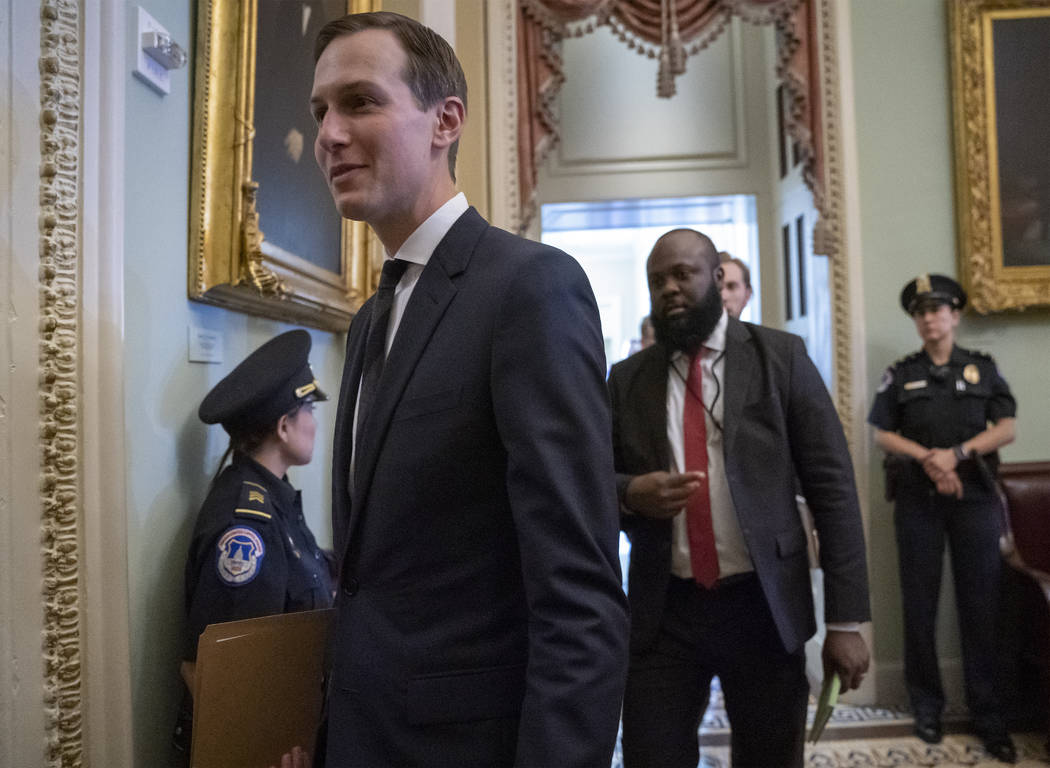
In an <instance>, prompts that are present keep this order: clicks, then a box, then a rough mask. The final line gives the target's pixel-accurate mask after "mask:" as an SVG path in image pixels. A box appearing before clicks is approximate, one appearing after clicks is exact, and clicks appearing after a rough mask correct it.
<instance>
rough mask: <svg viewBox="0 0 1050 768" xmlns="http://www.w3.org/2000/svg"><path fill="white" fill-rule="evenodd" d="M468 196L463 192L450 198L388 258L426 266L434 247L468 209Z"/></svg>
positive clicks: (388, 255)
mask: <svg viewBox="0 0 1050 768" xmlns="http://www.w3.org/2000/svg"><path fill="white" fill-rule="evenodd" d="M467 208H468V206H467V197H466V195H464V194H463V193H462V192H460V193H459V194H457V195H455V196H454V197H451V198H449V200H448V201H447V202H446V203H445V204H444V205H442V206H441V207H440V208H438V209H437V210H436V211H434V212H433V213H432V214H430V216H429V217H427V220H426V221H424V222H423V223H422V224H420V225H419V226H418V227H416V230H415V232H413V233H412V234H411V235H409V236H408V239H407V240H406V241H405V242H404V243H403V244H402V246H401V248H399V249H398V252H397V253H395V254H394V255H393V256H391V255H390V254H389V253H388V254H387V255H386V257H387V258H388V259H390V258H394V259H402V260H403V261H409V262H412V263H413V264H421V265H423V266H426V264H427V262H428V261H430V257H431V255H432V254H433V253H434V249H436V248H437V247H438V243H440V242H441V241H442V240H443V239H444V237H445V235H447V234H448V231H449V230H450V229H452V225H453V224H455V223H456V220H457V219H458V218H459V217H460V216H462V215H463V214H464V213H466V211H467Z"/></svg>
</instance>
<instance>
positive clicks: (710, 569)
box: [683, 347, 718, 589]
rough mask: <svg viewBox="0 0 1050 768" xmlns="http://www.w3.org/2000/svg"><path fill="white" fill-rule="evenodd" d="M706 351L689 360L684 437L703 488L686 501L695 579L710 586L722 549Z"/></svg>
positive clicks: (688, 462) (690, 466)
mask: <svg viewBox="0 0 1050 768" xmlns="http://www.w3.org/2000/svg"><path fill="white" fill-rule="evenodd" d="M703 354H704V350H703V348H702V347H701V349H700V350H699V351H698V352H697V353H696V355H695V356H694V357H693V359H692V360H690V361H689V379H688V380H687V381H686V384H685V390H686V391H685V408H684V413H683V422H684V430H683V438H684V441H685V471H686V472H699V473H700V475H701V479H700V487H699V488H697V489H696V490H695V491H693V493H692V495H690V496H689V500H688V501H687V502H686V506H685V510H686V527H687V529H688V531H689V558H690V560H691V562H692V565H693V578H694V579H696V581H697V583H698V584H700V585H701V586H703V587H707V588H708V589H710V588H711V587H712V586H714V583H715V582H716V581H718V551H717V550H716V549H715V530H714V528H713V527H712V525H711V494H710V483H709V482H708V476H707V426H706V425H705V424H704V404H703V400H702V399H701V398H702V396H703V391H704V390H703V374H702V372H701V370H700V360H701V358H702V357H703Z"/></svg>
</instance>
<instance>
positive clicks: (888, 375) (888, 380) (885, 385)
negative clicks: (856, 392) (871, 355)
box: [876, 368, 893, 395]
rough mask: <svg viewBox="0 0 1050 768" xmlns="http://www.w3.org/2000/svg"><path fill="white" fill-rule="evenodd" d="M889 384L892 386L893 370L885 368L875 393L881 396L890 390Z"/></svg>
mask: <svg viewBox="0 0 1050 768" xmlns="http://www.w3.org/2000/svg"><path fill="white" fill-rule="evenodd" d="M891 384H893V369H892V368H887V369H886V371H885V373H883V374H882V381H880V382H879V388H878V389H877V390H876V391H877V392H878V393H879V394H880V395H881V394H882V393H883V392H885V391H886V390H887V389H889V388H890V385H891Z"/></svg>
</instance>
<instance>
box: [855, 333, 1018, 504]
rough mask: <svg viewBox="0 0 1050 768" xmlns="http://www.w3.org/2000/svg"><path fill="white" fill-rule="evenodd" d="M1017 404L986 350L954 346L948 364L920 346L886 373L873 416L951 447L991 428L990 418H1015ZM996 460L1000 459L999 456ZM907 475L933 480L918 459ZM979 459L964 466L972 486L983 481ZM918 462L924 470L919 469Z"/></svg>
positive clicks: (890, 427)
mask: <svg viewBox="0 0 1050 768" xmlns="http://www.w3.org/2000/svg"><path fill="white" fill-rule="evenodd" d="M1016 411H1017V404H1016V403H1015V401H1014V398H1013V395H1011V394H1010V387H1009V386H1008V385H1007V383H1006V381H1005V380H1004V379H1003V377H1002V376H1000V375H999V369H998V368H997V367H996V365H995V361H994V360H992V358H991V357H990V356H988V355H985V354H983V353H981V352H974V351H971V350H966V349H963V348H961V347H958V346H954V347H952V352H951V356H950V357H949V359H948V362H947V364H946V365H942V366H938V365H934V363H933V361H932V360H931V359H930V357H929V355H928V354H926V352H925V350H920V351H918V352H915V353H914V354H911V355H909V356H907V357H905V358H902V359H901V360H898V361H897V362H896V363H894V364H893V365H892V366H890V367H889V368H888V369H887V370H886V372H885V374H883V378H882V382H881V383H880V384H879V388H878V393H877V394H876V396H875V402H874V404H873V405H872V408H871V413H870V414H869V415H868V422H869V423H870V424H872V425H873V426H875V427H878V428H879V429H881V430H883V431H886V432H897V433H899V434H900V435H901V436H902V437H906V438H908V439H909V440H913V441H915V442H916V443H918V444H919V445H921V446H924V447H926V448H950V447H952V446H954V445H959V444H960V443H963V442H965V441H966V440H969V439H970V438H971V437H973V436H974V435H976V434H979V433H980V432H983V431H984V430H985V429H987V428H988V423H989V422H992V423H994V422H997V421H999V420H1000V419H1004V418H1012V417H1013V416H1014V415H1015V413H1016ZM993 461H994V459H993ZM910 464H911V465H913V466H912V472H911V474H910V476H909V477H908V478H904V479H905V480H906V481H909V480H910V481H914V482H923V481H925V482H929V481H928V480H927V479H926V478H925V474H924V473H921V467H919V465H918V462H910ZM972 464H973V462H964V463H963V464H960V466H959V468H958V470H957V471H958V473H959V479H960V480H961V481H962V482H963V484H964V487H965V488H966V489H967V490H969V489H972V488H979V487H982V484H981V480H980V477H979V475H978V474H977V472H978V470H977V467H976V466H968V465H972ZM916 468H918V469H919V470H920V472H915V469H916Z"/></svg>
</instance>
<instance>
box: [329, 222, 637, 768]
mask: <svg viewBox="0 0 1050 768" xmlns="http://www.w3.org/2000/svg"><path fill="white" fill-rule="evenodd" d="M371 309H372V302H371V301H369V302H367V303H366V304H365V305H364V307H362V309H361V311H360V312H359V313H358V314H357V316H356V317H355V318H354V321H353V323H352V324H351V326H350V333H349V338H348V341H347V354H346V363H345V368H344V373H343V382H342V388H341V391H340V397H339V409H338V414H337V421H336V432H335V449H334V455H333V465H334V466H333V494H332V496H333V507H334V509H333V525H334V530H335V534H336V544H337V547H338V550H337V551H340V552H342V564H341V569H342V570H341V577H340V578H341V585H342V588H341V590H340V594H339V596H338V598H337V607H338V615H337V618H336V620H335V629H334V638H333V643H332V671H331V677H330V688H329V699H328V751H327V755H328V763H327V764H328V765H329V766H339V767H340V768H342V767H343V766H355V765H362V766H364V765H367V766H378V765H457V766H459V765H507V764H511V763H514V764H518V765H523V766H541V765H542V766H550V765H558V766H576V765H579V766H582V765H594V766H598V765H602V766H607V765H608V764H609V761H610V758H611V754H612V749H613V745H614V742H615V739H616V731H617V721H618V717H619V709H620V701H621V697H622V693H623V686H624V680H625V675H626V655H627V631H628V630H627V613H626V599H625V597H624V595H623V591H622V589H621V587H620V574H619V561H618V555H617V542H618V535H619V533H618V528H619V526H618V512H617V501H616V490H615V475H614V472H613V462H612V449H611V445H610V440H609V435H610V419H609V410H608V400H607V393H606V389H605V382H604V374H605V359H604V353H603V345H602V335H601V328H600V324H599V320H598V312H597V307H596V305H595V302H594V298H593V295H592V293H591V289H590V285H589V283H588V282H587V279H586V277H585V275H584V273H583V271H582V270H581V269H580V267H579V265H578V264H577V263H576V262H575V261H574V260H573V259H572V258H570V257H569V256H567V255H565V254H564V253H562V252H560V251H557V250H555V249H553V248H550V247H548V246H544V245H541V244H539V243H535V242H531V241H528V240H524V239H521V238H518V237H515V236H513V235H510V234H508V233H506V232H503V231H501V230H499V229H496V228H494V227H490V226H489V225H488V223H487V222H485V221H484V219H482V218H481V216H479V215H478V213H477V212H476V211H475V210H473V209H470V210H469V211H467V212H466V213H465V214H463V216H462V217H461V218H460V219H459V220H458V221H457V222H456V223H455V224H454V225H453V227H452V229H451V230H450V231H449V233H448V234H447V236H446V237H445V238H444V239H443V240H442V242H441V243H440V244H439V245H438V247H437V249H436V250H435V252H434V254H433V256H432V257H431V259H430V261H429V263H428V264H427V266H426V267H425V268H424V270H423V272H422V273H421V275H420V277H419V281H418V283H417V284H416V286H415V289H414V291H413V293H412V297H411V299H410V300H409V302H408V305H407V307H406V309H405V313H404V316H403V318H402V320H401V324H400V326H399V329H398V331H397V334H396V336H395V338H394V341H393V345H392V347H391V349H390V354H389V356H388V358H387V362H386V365H385V367H384V370H383V374H382V378H381V380H380V384H379V393H378V394H377V396H376V400H375V405H374V408H373V409H372V412H371V413H369V414H363V415H362V420H361V421H359V423H358V427H357V428H358V430H359V431H362V430H363V432H362V433H361V435H360V438H359V453H358V455H357V456H356V457H355V460H354V463H355V465H356V471H355V482H354V484H353V490H352V492H351V491H350V490H349V489H348V481H347V476H348V471H349V462H350V447H351V431H352V424H353V419H354V408H355V400H356V395H357V388H358V382H359V380H360V377H361V368H362V358H363V351H364V340H365V337H366V334H367V328H368V323H369V318H370V316H371Z"/></svg>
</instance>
